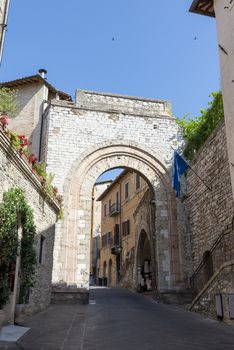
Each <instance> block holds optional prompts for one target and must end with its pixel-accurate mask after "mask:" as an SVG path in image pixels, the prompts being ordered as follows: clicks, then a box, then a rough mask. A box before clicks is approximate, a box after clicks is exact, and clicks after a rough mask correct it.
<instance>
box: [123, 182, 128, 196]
mask: <svg viewBox="0 0 234 350" xmlns="http://www.w3.org/2000/svg"><path fill="white" fill-rule="evenodd" d="M128 196H129V184H128V182H127V183H126V184H125V196H124V197H125V199H127V198H128Z"/></svg>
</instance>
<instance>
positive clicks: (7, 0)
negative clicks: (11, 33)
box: [0, 0, 10, 65]
mask: <svg viewBox="0 0 234 350" xmlns="http://www.w3.org/2000/svg"><path fill="white" fill-rule="evenodd" d="M9 6H10V0H5V8H4V14H3V18H2V19H3V21H2V23H0V26H1V27H2V29H1V42H0V65H1V64H2V55H3V46H4V41H5V35H6V29H7V19H8V13H9Z"/></svg>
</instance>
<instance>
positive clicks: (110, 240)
mask: <svg viewBox="0 0 234 350" xmlns="http://www.w3.org/2000/svg"><path fill="white" fill-rule="evenodd" d="M106 235H107V245H109V246H110V245H112V244H113V238H112V232H108V233H107V234H106Z"/></svg>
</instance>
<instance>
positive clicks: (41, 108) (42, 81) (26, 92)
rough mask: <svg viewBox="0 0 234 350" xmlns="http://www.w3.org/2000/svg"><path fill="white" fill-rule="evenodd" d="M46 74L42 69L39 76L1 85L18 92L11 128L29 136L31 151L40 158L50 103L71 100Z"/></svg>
mask: <svg viewBox="0 0 234 350" xmlns="http://www.w3.org/2000/svg"><path fill="white" fill-rule="evenodd" d="M45 74H46V70H45V69H40V70H39V71H38V74H35V75H32V76H29V77H24V78H20V79H16V80H13V81H9V82H3V83H1V86H3V87H6V88H9V89H13V90H15V92H16V105H17V109H16V112H15V115H14V116H13V118H11V120H10V124H9V127H10V128H11V129H12V130H15V131H16V132H17V133H19V134H25V136H27V138H28V139H29V141H30V142H31V146H30V147H31V150H32V152H34V154H35V155H36V156H37V157H38V158H40V147H41V143H42V134H41V130H42V127H43V114H44V112H45V109H46V107H47V105H48V103H49V101H51V100H53V99H57V100H66V101H69V100H71V97H70V96H69V95H68V94H66V93H65V92H62V91H59V90H57V89H56V88H55V87H53V86H52V85H51V84H49V83H48V82H47V80H46V77H45Z"/></svg>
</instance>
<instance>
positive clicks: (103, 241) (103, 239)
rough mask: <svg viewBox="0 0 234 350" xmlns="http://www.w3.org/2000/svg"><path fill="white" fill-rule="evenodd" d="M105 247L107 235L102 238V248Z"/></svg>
mask: <svg viewBox="0 0 234 350" xmlns="http://www.w3.org/2000/svg"><path fill="white" fill-rule="evenodd" d="M106 246H107V235H104V236H102V247H106Z"/></svg>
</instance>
